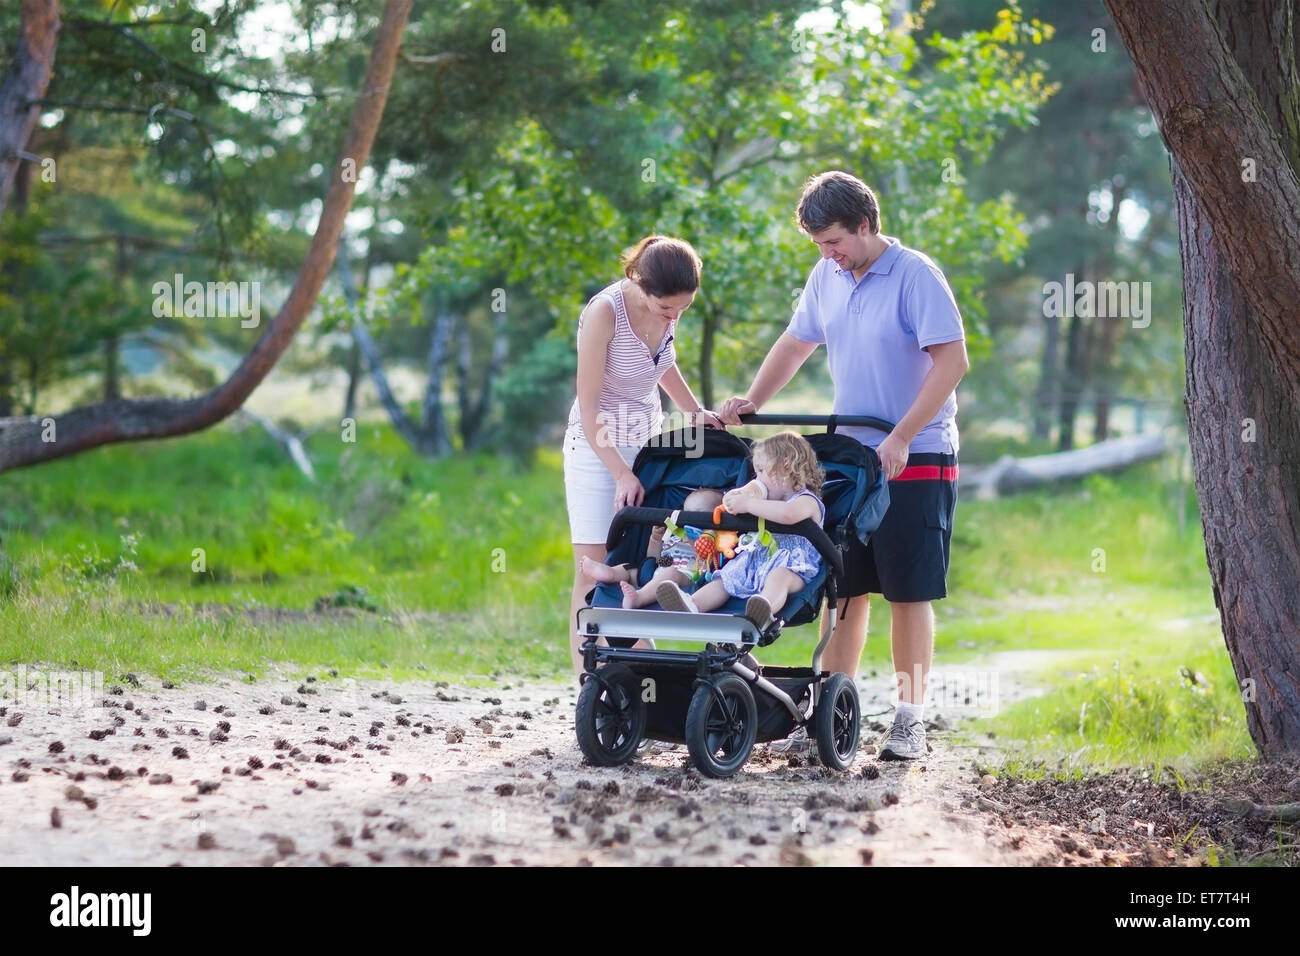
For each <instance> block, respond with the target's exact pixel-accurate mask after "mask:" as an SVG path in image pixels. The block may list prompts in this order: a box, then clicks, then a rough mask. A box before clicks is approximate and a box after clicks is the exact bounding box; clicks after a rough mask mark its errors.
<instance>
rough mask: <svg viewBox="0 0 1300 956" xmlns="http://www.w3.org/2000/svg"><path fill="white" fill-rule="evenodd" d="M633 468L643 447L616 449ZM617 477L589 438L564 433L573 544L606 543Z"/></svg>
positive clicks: (565, 470) (566, 477) (565, 465)
mask: <svg viewBox="0 0 1300 956" xmlns="http://www.w3.org/2000/svg"><path fill="white" fill-rule="evenodd" d="M615 447H616V448H617V450H618V453H619V454H620V455H622V456H623V460H624V461H625V462H627V463H628V466H629V467H631V465H632V462H634V461H635V460H636V456H637V452H639V451H640V450H641V446H640V445H622V446H615ZM614 486H615V482H614V476H613V475H611V474H610V473H609V469H608V468H606V467H605V463H604V462H603V461H601V460H600V458H598V457H597V455H596V452H595V451H594V450H593V449H592V447H591V445H590V444H589V443H588V442H587V439H585V438H580V437H579V436H578V435H576V434H574V432H573V429H568V430H566V431H565V433H564V497H565V499H566V501H567V503H568V506H569V539H570V540H571V541H572V542H573V543H574V544H600V545H603V544H604V543H605V537H606V535H608V534H609V525H610V522H612V521H613V520H614Z"/></svg>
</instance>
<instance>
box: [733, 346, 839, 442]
mask: <svg viewBox="0 0 1300 956" xmlns="http://www.w3.org/2000/svg"><path fill="white" fill-rule="evenodd" d="M816 348H817V343H816V342H805V341H803V339H797V338H795V337H794V336H793V335H791V334H790V333H789V332H782V333H781V337H780V338H779V339H777V340H776V341H775V342H774V343H773V344H772V348H771V349H770V350H769V351H768V353H767V358H765V359H763V364H762V365H761V366H760V367H759V369H758V374H757V375H755V376H754V382H753V384H752V385H750V386H749V391H748V392H747V393H746V394H745V397H744V398H741V397H739V396H737V397H734V398H729V399H727V400H726V401H725V402H723V403H722V408H721V409H720V410H719V412H718V417H719V418H721V419H722V420H723V421H724V422H726V423H727V424H728V425H739V424H740V416H741V415H747V414H750V413H752V412H756V411H758V410H759V409H760V408H762V407H763V405H765V404H766V403H767V401H768V400H769V399H770V398H772V396H773V395H775V394H776V393H777V392H779V391H781V389H783V388H784V387H785V385H786V383H787V382H789V381H790V379H792V378H794V373H795V372H797V371H799V367H800V366H801V365H803V363H804V362H806V361H807V360H808V356H810V355H812V354H813V352H814V351H815V350H816Z"/></svg>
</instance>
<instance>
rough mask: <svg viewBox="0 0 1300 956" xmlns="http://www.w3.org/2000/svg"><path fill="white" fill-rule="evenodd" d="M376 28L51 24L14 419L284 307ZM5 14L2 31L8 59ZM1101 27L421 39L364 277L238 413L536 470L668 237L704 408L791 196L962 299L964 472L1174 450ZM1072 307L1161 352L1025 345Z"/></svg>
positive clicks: (371, 178)
mask: <svg viewBox="0 0 1300 956" xmlns="http://www.w3.org/2000/svg"><path fill="white" fill-rule="evenodd" d="M381 6H382V4H381V3H380V2H378V0H354V2H345V3H324V2H293V3H285V2H272V0H195V2H168V3H152V4H151V3H130V4H122V3H117V4H110V3H105V2H101V0H66V2H65V3H64V4H63V25H62V29H61V32H60V35H59V38H58V45H57V57H56V65H55V71H54V77H53V80H52V82H51V84H50V87H49V90H48V91H47V93H46V95H45V97H44V98H43V101H42V104H41V110H42V112H41V118H40V122H39V124H38V125H37V128H36V131H35V133H34V134H33V136H32V138H31V140H30V141H29V143H28V145H27V147H26V152H27V154H28V155H29V157H31V158H29V159H27V160H25V161H24V163H23V164H22V177H24V178H23V179H22V181H21V182H20V184H19V188H18V189H17V190H16V195H15V198H14V200H12V201H11V202H10V203H9V206H8V208H7V209H6V210H5V212H4V214H3V217H2V218H0V416H4V415H23V414H38V415H45V414H57V413H58V412H59V411H61V410H63V409H66V408H69V407H72V406H73V405H76V404H78V403H81V402H85V401H88V400H97V399H99V398H107V397H115V396H119V395H121V396H126V397H135V396H145V395H151V394H161V393H175V392H176V391H178V390H184V389H187V388H188V389H191V390H199V389H203V388H207V387H210V386H211V385H212V384H213V383H214V382H215V381H219V380H220V378H221V377H223V376H224V375H225V374H226V373H228V372H229V370H230V369H231V368H233V367H234V365H235V364H236V363H237V362H238V361H239V359H240V358H241V356H242V355H243V354H244V353H245V352H246V351H247V350H248V349H249V348H250V347H251V345H252V343H253V342H254V341H256V338H257V337H258V335H259V334H260V330H259V329H246V328H243V327H241V325H240V322H239V321H238V319H237V318H229V317H198V318H196V317H186V316H175V315H170V314H165V315H162V316H157V315H155V312H156V311H157V310H155V309H153V307H152V306H153V302H154V295H153V293H152V291H151V290H152V288H153V286H154V284H155V283H157V282H160V281H161V282H169V281H171V280H172V278H173V276H175V275H177V274H183V275H184V276H185V278H186V280H189V279H196V280H199V281H203V282H207V281H248V282H259V283H260V284H261V291H262V303H263V309H274V308H276V307H278V304H279V302H280V301H281V300H282V299H283V297H284V295H285V293H286V292H287V285H288V283H289V282H290V281H291V280H292V277H293V274H294V270H295V269H296V268H297V266H298V265H299V264H300V263H301V261H302V258H303V256H304V254H305V250H306V247H307V243H308V239H309V237H310V234H311V231H312V229H313V228H314V226H315V223H316V220H317V218H318V216H319V213H320V209H321V201H322V196H323V192H324V184H325V177H326V175H327V172H326V168H325V167H326V165H327V164H328V163H330V162H331V161H332V156H333V153H334V151H335V150H336V149H337V145H338V143H339V141H340V138H341V130H342V129H343V127H344V126H345V125H346V122H347V118H348V116H349V114H350V111H351V109H352V106H353V104H354V102H355V92H356V90H357V88H358V84H359V82H360V79H361V73H362V72H363V71H364V69H365V64H366V59H367V56H366V54H367V49H368V46H367V42H366V41H367V38H368V37H369V35H370V33H371V31H372V30H373V29H374V25H375V23H376V21H377V18H378V14H379V11H380V9H381ZM19 13H20V11H18V10H15V9H11V8H8V7H7V8H6V9H5V10H4V11H3V12H0V57H2V58H4V59H6V61H8V60H10V59H12V57H13V56H14V55H15V50H14V47H13V44H14V42H16V41H15V40H14V39H11V38H16V37H17V35H18V17H19ZM1109 27H1110V24H1109V20H1108V18H1107V16H1106V14H1105V11H1104V9H1103V8H1102V6H1101V4H1100V2H1097V3H1093V2H1085V3H1076V2H1069V0H1025V2H1023V3H1021V4H1019V6H1016V5H1013V4H1007V3H1004V2H1000V0H971V2H962V3H945V2H939V3H933V4H917V3H915V2H914V0H913V2H908V0H892V2H891V0H882V2H881V3H879V4H876V3H864V4H858V3H847V2H846V3H829V4H828V3H820V2H805V3H799V2H795V3H790V2H780V3H778V2H769V0H749V2H743V3H733V2H722V0H697V2H668V3H663V4H601V3H595V2H582V0H485V2H480V3H474V4H470V5H464V4H460V3H452V2H446V0H428V2H422V3H417V4H416V5H415V8H414V11H413V13H412V15H411V20H410V23H409V26H408V28H407V31H406V35H405V39H404V42H403V47H402V53H401V59H400V61H399V63H398V67H397V75H396V77H395V79H394V84H393V89H392V91H391V94H390V100H389V103H388V107H387V110H386V113H385V117H384V121H383V124H382V126H381V128H380V131H379V134H378V138H377V140H376V142H375V145H374V149H373V152H372V156H371V161H370V163H369V165H368V166H367V168H366V169H364V170H362V171H360V182H359V184H358V194H357V199H356V202H355V204H354V207H353V210H352V212H351V213H350V215H349V217H348V225H347V231H346V234H345V239H344V242H345V244H346V255H344V256H341V257H340V258H341V260H346V263H344V262H342V261H341V262H340V264H339V266H338V268H336V271H335V275H334V281H333V282H332V283H331V284H330V285H329V286H327V289H326V296H325V297H324V298H323V300H322V302H321V303H320V306H319V308H318V309H317V310H316V312H315V313H314V314H313V317H312V318H311V320H310V321H309V323H308V325H307V328H306V329H305V330H304V331H303V332H302V333H300V334H299V335H298V336H297V339H296V340H295V342H294V344H293V346H292V348H291V349H290V351H289V353H288V354H287V355H286V356H285V359H284V360H283V361H282V363H281V365H280V366H279V367H278V368H277V369H276V371H275V372H274V373H273V374H272V376H271V377H270V378H269V379H268V380H267V382H266V383H265V384H264V385H263V386H262V388H261V389H259V391H258V392H257V393H255V394H254V397H253V399H252V403H253V405H255V406H256V407H258V408H259V410H260V411H261V412H262V413H263V414H269V415H271V416H273V417H275V418H278V419H281V420H289V421H291V422H293V423H294V424H296V425H297V426H299V427H303V428H317V427H326V426H328V427H331V428H334V427H337V426H338V423H339V421H340V420H342V419H345V418H348V417H353V416H360V417H363V418H364V417H367V416H371V417H373V416H378V417H380V418H381V419H382V418H384V417H386V418H388V419H391V420H392V421H393V423H394V424H395V426H396V427H397V428H398V431H399V432H400V433H401V434H402V435H403V437H405V438H406V440H407V441H408V442H409V443H410V444H411V445H412V446H413V447H416V448H417V449H418V450H419V451H421V452H422V453H424V454H427V455H433V456H439V455H445V454H452V453H458V452H464V451H473V450H476V449H499V450H505V451H508V452H509V453H511V454H514V455H518V456H521V457H524V458H526V457H528V455H529V454H530V452H531V450H532V449H533V448H534V447H536V445H537V444H538V443H548V442H551V441H553V440H554V438H555V436H556V433H557V430H558V429H559V428H560V427H561V426H562V423H563V420H564V413H565V409H566V407H567V405H568V403H569V401H571V399H572V394H573V384H572V378H573V370H574V359H575V356H574V332H575V329H576V320H577V315H578V313H579V311H580V310H581V307H582V305H583V303H584V302H585V300H586V299H587V298H588V297H589V296H590V295H591V294H592V293H593V292H594V291H596V290H597V289H598V288H600V287H601V286H603V285H605V284H607V283H608V282H610V281H612V280H613V279H614V278H615V277H617V275H618V268H619V266H618V254H619V252H620V251H621V250H622V249H624V248H626V247H628V246H630V245H631V244H632V243H634V242H635V241H636V240H637V239H638V238H640V237H641V236H642V235H644V234H646V233H649V232H656V231H657V232H664V233H669V234H674V235H679V236H682V237H684V238H687V239H689V240H690V241H691V242H693V243H694V244H695V245H696V247H697V248H698V249H699V250H700V253H701V255H702V257H703V260H704V268H705V272H704V286H703V288H702V290H701V294H700V296H699V297H698V299H697V302H696V305H695V306H694V307H693V308H692V309H691V310H690V312H688V313H687V316H686V320H685V321H683V322H682V323H681V326H680V328H681V334H680V337H679V343H678V344H679V355H680V357H681V361H682V363H683V366H684V371H685V373H686V375H687V378H688V380H689V381H690V382H691V383H692V384H693V385H694V386H695V387H696V389H697V391H699V392H700V393H701V394H702V396H703V397H704V399H705V401H706V402H708V403H713V402H717V401H720V400H721V399H722V398H724V397H726V395H728V394H730V393H731V390H732V389H734V388H736V387H738V386H741V385H743V384H744V383H746V382H747V381H748V379H749V378H750V376H751V375H752V372H753V370H754V368H755V367H756V366H757V363H758V362H759V361H760V360H761V357H762V355H763V353H764V352H765V350H766V348H767V346H768V345H769V344H770V342H771V341H772V339H773V338H774V337H775V335H776V334H777V333H778V331H779V330H780V329H781V328H782V327H783V325H784V323H785V322H786V320H787V319H788V316H789V314H790V310H791V308H792V305H793V302H794V298H795V296H796V294H797V291H798V289H799V288H800V287H801V286H802V283H803V281H804V279H805V278H806V276H807V273H808V271H809V269H810V268H811V267H812V266H813V264H814V263H815V262H816V251H815V248H814V247H813V246H812V245H811V243H809V241H808V240H807V237H805V236H803V235H802V234H801V233H799V231H798V229H797V227H796V226H795V225H794V222H793V211H794V206H795V204H796V202H797V199H798V196H799V192H800V189H801V187H802V184H803V181H804V180H805V179H806V178H807V177H808V176H809V175H811V174H813V173H815V172H818V171H820V170H822V169H827V168H835V167H841V168H846V169H849V170H851V171H853V172H855V173H857V174H858V175H860V176H862V177H863V178H864V179H866V180H867V181H868V182H869V183H871V184H872V185H873V186H874V187H875V188H876V189H877V190H878V192H879V194H880V197H881V202H882V212H883V228H884V231H885V232H886V233H888V234H890V235H894V236H897V237H899V238H900V239H901V240H902V241H903V242H905V243H907V244H909V245H911V246H914V247H916V248H918V249H921V250H922V251H924V252H926V253H927V254H929V255H931V256H932V257H933V258H934V259H935V260H936V261H937V262H938V263H939V264H940V265H941V266H942V267H943V268H944V270H945V272H946V274H947V275H948V278H949V280H950V282H951V283H952V285H953V288H954V291H955V292H956V294H957V297H958V301H959V304H960V305H961V307H962V309H963V313H964V315H965V317H966V320H967V325H968V329H969V331H970V334H971V339H972V342H971V344H972V351H973V353H974V355H975V368H974V370H973V372H972V374H971V375H970V376H968V378H967V379H966V381H965V382H963V384H962V387H961V404H962V414H961V421H962V426H963V432H964V434H965V436H966V439H965V444H966V447H967V449H968V454H974V455H976V456H979V455H991V454H993V453H995V452H997V451H1005V450H1008V449H1011V450H1014V449H1040V450H1049V449H1051V448H1053V447H1060V448H1069V447H1072V446H1074V445H1078V444H1080V443H1087V442H1089V441H1091V440H1097V439H1101V438H1104V437H1107V436H1110V435H1114V434H1117V433H1127V432H1132V431H1135V430H1141V429H1142V428H1145V427H1150V426H1152V425H1154V424H1159V423H1163V422H1167V421H1179V420H1181V402H1180V399H1179V396H1180V393H1181V361H1182V359H1181V337H1180V336H1181V333H1180V331H1179V328H1180V327H1179V323H1178V322H1176V321H1174V317H1175V316H1177V315H1178V313H1179V311H1180V308H1181V304H1180V294H1179V273H1178V269H1177V262H1178V259H1177V255H1178V252H1177V243H1176V232H1175V229H1176V226H1175V221H1174V217H1173V215H1172V212H1171V209H1170V193H1169V182H1168V166H1167V162H1166V160H1165V154H1164V150H1163V146H1162V145H1161V143H1160V140H1159V136H1158V134H1157V133H1156V130H1155V127H1154V124H1153V122H1152V120H1151V117H1150V113H1149V111H1147V110H1146V109H1145V107H1144V106H1143V105H1142V104H1141V101H1140V99H1139V97H1138V95H1137V91H1136V87H1135V85H1134V81H1133V73H1132V69H1131V66H1130V64H1129V62H1128V60H1127V58H1126V56H1125V53H1124V51H1123V49H1122V47H1121V45H1120V44H1118V43H1116V42H1115V38H1114V37H1113V36H1110V35H1108V34H1109V33H1110V32H1112V31H1110V30H1109ZM1098 29H1100V30H1101V31H1102V38H1101V42H1100V44H1099V43H1098V38H1097V36H1096V34H1095V33H1094V31H1095V30H1098ZM46 160H48V161H49V162H48V163H47V162H45V161H46ZM47 169H48V170H51V171H52V172H49V173H46V170H47ZM43 174H44V175H43ZM1067 274H1073V275H1074V276H1075V277H1076V278H1077V279H1079V280H1084V279H1091V280H1094V281H1108V280H1111V281H1150V282H1152V284H1153V301H1154V302H1155V309H1154V314H1153V320H1152V322H1151V324H1150V326H1149V327H1147V328H1145V329H1133V328H1131V327H1130V326H1129V323H1128V321H1127V320H1126V319H1123V318H1114V317H1099V318H1090V317H1084V316H1079V317H1075V318H1073V319H1066V318H1060V319H1055V318H1051V317H1047V316H1045V315H1044V309H1043V291H1042V290H1043V285H1044V283H1046V282H1050V281H1063V280H1064V279H1065V276H1066V275H1067ZM802 382H803V387H804V395H803V397H802V398H799V397H798V394H797V393H795V398H796V400H799V401H802V402H804V403H805V404H807V405H808V407H809V408H810V409H811V408H820V407H825V406H826V405H827V404H828V392H827V391H826V389H828V385H827V383H826V379H825V375H824V371H822V370H820V368H819V366H817V365H815V364H814V365H813V366H812V367H811V368H810V372H809V373H808V374H807V375H806V376H805V377H804V378H803V380H802ZM384 393H387V395H388V396H389V400H388V401H387V402H381V401H380V400H379V398H378V396H379V395H382V394H384Z"/></svg>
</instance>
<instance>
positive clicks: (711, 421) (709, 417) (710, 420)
mask: <svg viewBox="0 0 1300 956" xmlns="http://www.w3.org/2000/svg"><path fill="white" fill-rule="evenodd" d="M691 424H692V425H703V426H704V427H705V428H722V429H725V428H726V427H727V426H726V425H724V424H723V423H722V417H721V416H720V415H719V414H718V413H717V412H711V411H709V410H708V409H707V408H701V409H700V410H699V411H698V412H691Z"/></svg>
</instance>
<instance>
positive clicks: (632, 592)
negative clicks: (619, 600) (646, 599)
mask: <svg viewBox="0 0 1300 956" xmlns="http://www.w3.org/2000/svg"><path fill="white" fill-rule="evenodd" d="M618 586H619V587H621V588H622V589H623V607H625V608H627V609H628V610H629V611H635V610H636V609H637V608H639V607H640V606H641V601H640V597H641V596H640V595H639V594H637V590H636V588H634V587H632V585H631V584H629V583H628V582H627V581H619V582H618Z"/></svg>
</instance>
